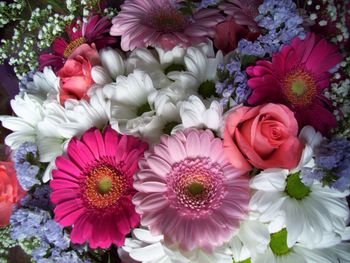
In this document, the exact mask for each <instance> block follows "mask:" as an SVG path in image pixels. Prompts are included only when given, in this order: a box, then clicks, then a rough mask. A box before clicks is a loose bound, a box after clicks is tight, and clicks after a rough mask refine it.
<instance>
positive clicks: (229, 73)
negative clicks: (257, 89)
mask: <svg viewBox="0 0 350 263" xmlns="http://www.w3.org/2000/svg"><path fill="white" fill-rule="evenodd" d="M217 70H218V74H217V75H218V82H216V84H215V88H216V93H217V94H218V95H220V97H221V99H220V104H221V105H223V106H227V105H229V107H232V106H235V105H238V104H240V103H244V102H246V100H247V98H248V96H249V95H250V92H251V91H250V89H249V87H248V85H247V74H246V73H245V71H244V70H242V65H241V61H240V59H239V58H232V59H231V61H230V62H229V63H227V64H225V65H219V67H218V69H217Z"/></svg>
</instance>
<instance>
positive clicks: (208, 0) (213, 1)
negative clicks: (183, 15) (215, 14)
mask: <svg viewBox="0 0 350 263" xmlns="http://www.w3.org/2000/svg"><path fill="white" fill-rule="evenodd" d="M220 2H221V0H202V1H201V2H200V3H198V4H197V8H198V9H202V8H207V7H208V6H213V5H217V4H219V3H220Z"/></svg>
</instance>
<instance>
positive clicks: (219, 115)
mask: <svg viewBox="0 0 350 263" xmlns="http://www.w3.org/2000/svg"><path fill="white" fill-rule="evenodd" d="M178 107H179V111H180V116H181V121H182V124H180V125H178V126H176V127H175V128H174V130H173V132H175V131H177V130H179V129H186V128H190V127H195V128H198V129H207V128H208V129H211V130H213V131H215V132H217V134H218V135H220V129H221V127H222V125H223V108H222V106H221V105H220V103H219V102H217V101H213V102H212V103H211V104H210V106H209V107H208V109H207V108H206V107H205V105H204V103H203V102H202V100H201V99H200V98H198V97H197V96H194V95H192V96H190V97H189V98H188V99H187V100H186V101H183V102H180V103H178Z"/></svg>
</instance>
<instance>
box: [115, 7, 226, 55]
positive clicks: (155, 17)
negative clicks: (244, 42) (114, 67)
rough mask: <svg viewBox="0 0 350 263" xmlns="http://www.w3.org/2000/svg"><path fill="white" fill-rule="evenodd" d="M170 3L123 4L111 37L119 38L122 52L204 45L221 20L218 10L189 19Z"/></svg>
mask: <svg viewBox="0 0 350 263" xmlns="http://www.w3.org/2000/svg"><path fill="white" fill-rule="evenodd" d="M178 5H181V3H175V1H172V0H148V1H144V0H126V1H125V2H124V4H122V5H121V11H120V12H119V13H118V15H117V16H116V17H114V18H113V20H112V24H113V26H112V27H111V31H110V34H111V35H112V36H121V47H122V49H123V50H125V51H128V50H133V49H135V48H138V47H147V46H160V47H162V48H163V49H165V50H171V49H173V48H174V47H175V46H176V45H181V46H182V47H188V46H190V45H194V44H199V43H202V42H205V41H206V40H207V39H208V38H209V37H213V36H214V34H215V27H216V25H217V24H218V23H219V22H221V21H223V20H224V17H223V16H222V15H221V14H220V11H219V10H218V9H200V10H198V11H196V12H195V13H194V14H193V15H192V16H191V17H190V16H189V15H186V14H184V13H181V11H180V10H179V8H178Z"/></svg>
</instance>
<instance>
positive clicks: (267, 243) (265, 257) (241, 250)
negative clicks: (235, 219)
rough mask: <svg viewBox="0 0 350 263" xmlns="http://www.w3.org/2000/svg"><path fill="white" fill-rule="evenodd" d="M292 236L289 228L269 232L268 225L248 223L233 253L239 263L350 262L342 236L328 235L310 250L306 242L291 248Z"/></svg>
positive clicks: (240, 233)
mask: <svg viewBox="0 0 350 263" xmlns="http://www.w3.org/2000/svg"><path fill="white" fill-rule="evenodd" d="M349 230H350V229H349V228H347V229H346V230H345V232H344V233H343V234H344V236H347V235H348V232H349ZM288 235H289V233H288V231H287V230H286V229H285V228H282V229H279V230H278V231H274V232H273V231H269V227H268V226H267V225H266V224H263V223H261V222H259V221H254V220H247V221H245V222H242V224H241V228H240V229H239V232H238V234H237V235H236V236H235V237H234V238H232V240H231V242H230V249H231V251H232V254H233V258H234V260H235V262H240V261H244V260H247V262H252V263H333V262H341V263H345V262H349V256H350V250H349V248H350V244H348V243H341V241H342V240H341V238H340V235H337V234H335V233H329V232H328V233H325V234H324V235H322V238H321V240H320V242H319V243H318V244H317V246H316V247H314V248H309V247H308V245H307V244H306V243H303V242H297V243H295V244H293V246H289V245H288V244H287V239H288ZM343 240H346V239H343ZM248 260H250V261H248Z"/></svg>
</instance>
